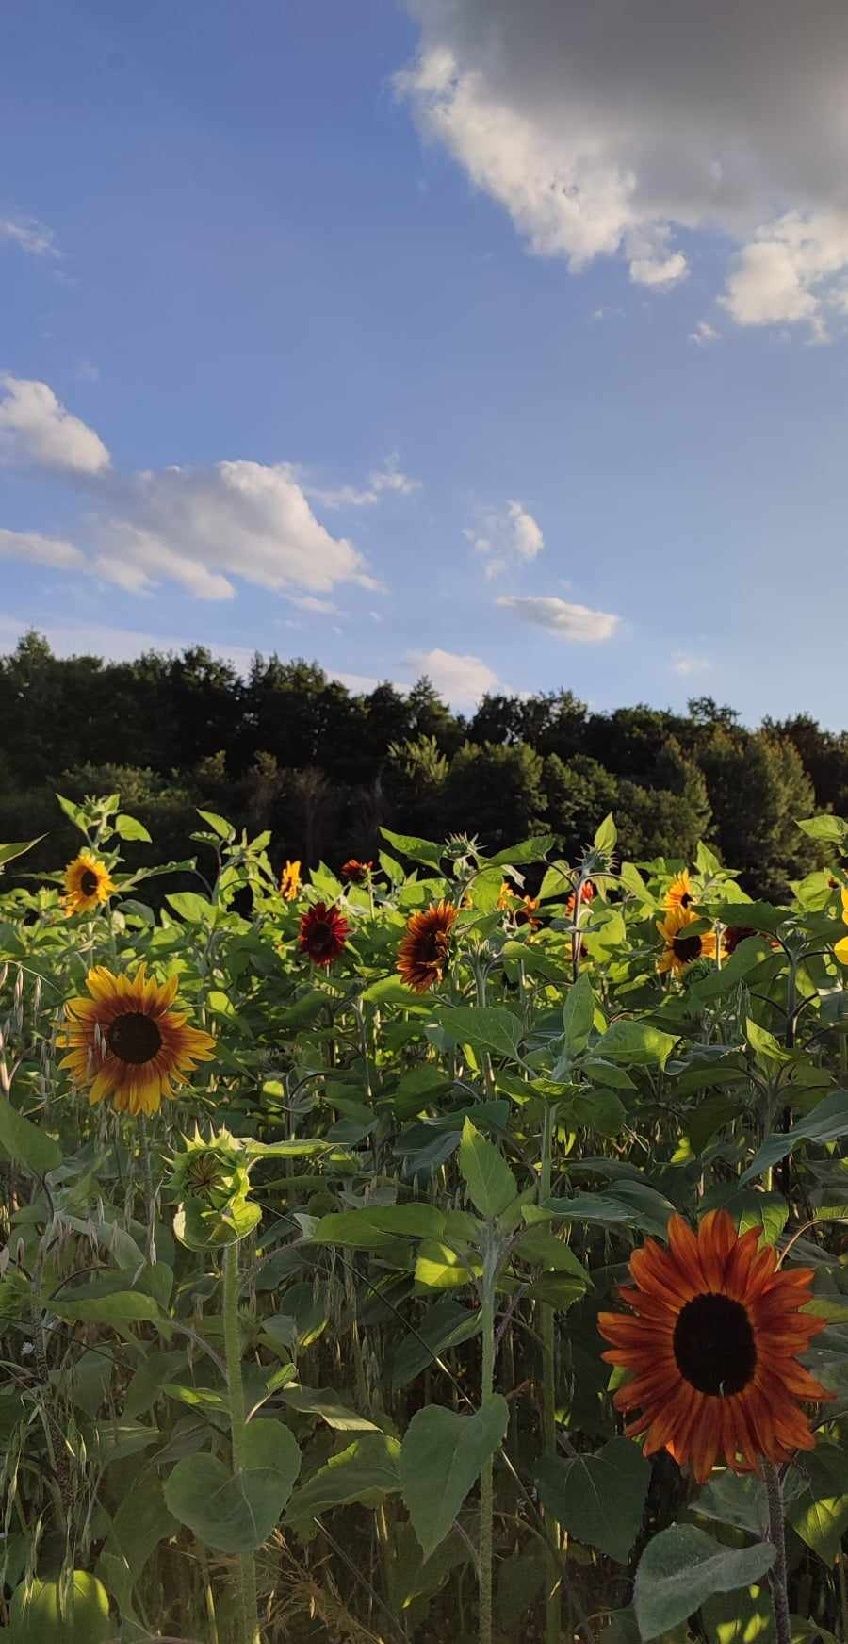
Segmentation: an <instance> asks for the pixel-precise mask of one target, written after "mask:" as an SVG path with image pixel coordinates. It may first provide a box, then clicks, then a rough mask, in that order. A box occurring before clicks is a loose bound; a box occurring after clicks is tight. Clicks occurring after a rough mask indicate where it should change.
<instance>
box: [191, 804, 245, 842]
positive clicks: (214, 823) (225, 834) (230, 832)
mask: <svg viewBox="0 0 848 1644" xmlns="http://www.w3.org/2000/svg"><path fill="white" fill-rule="evenodd" d="M197 814H198V816H202V817H203V820H204V822H206V823H208V825H209V827H210V828H211V829H212V831H213V833H217V835H218V837H219V839H223V840H225V841H226V842H227V844H229V842H230V840H231V839H235V836H236V830H235V828H234V827H233V826H232V824H231V823H230V822H227V821H226V820H225V818H224V817H223V816H219V815H218V813H217V811H202V810H200V809H199V808H198V812H197Z"/></svg>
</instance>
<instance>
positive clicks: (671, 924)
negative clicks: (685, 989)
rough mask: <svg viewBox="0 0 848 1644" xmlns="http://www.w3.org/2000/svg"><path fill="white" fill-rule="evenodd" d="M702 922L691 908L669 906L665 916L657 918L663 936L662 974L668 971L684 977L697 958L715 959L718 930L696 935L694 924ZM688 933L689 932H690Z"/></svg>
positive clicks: (660, 962)
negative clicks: (692, 929) (716, 932)
mask: <svg viewBox="0 0 848 1644" xmlns="http://www.w3.org/2000/svg"><path fill="white" fill-rule="evenodd" d="M700 923H701V920H700V919H699V917H698V915H697V914H695V913H693V912H692V910H691V908H681V907H676V908H669V909H668V911H667V913H666V916H665V918H664V919H658V920H657V930H658V931H659V933H660V936H661V937H662V939H663V951H662V953H661V954H660V957H659V959H658V960H657V970H658V971H659V972H660V975H665V974H666V972H668V973H670V974H671V975H672V976H682V975H683V973H684V971H685V970H688V968H689V966H690V965H693V964H694V963H695V960H696V959H714V958H715V954H716V939H715V933H714V932H713V931H711V930H707V931H702V932H700V933H698V932H697V931H696V932H695V933H694V934H693V933H692V931H691V930H690V929H689V927H690V926H691V925H698V924H700ZM687 932H688V934H687Z"/></svg>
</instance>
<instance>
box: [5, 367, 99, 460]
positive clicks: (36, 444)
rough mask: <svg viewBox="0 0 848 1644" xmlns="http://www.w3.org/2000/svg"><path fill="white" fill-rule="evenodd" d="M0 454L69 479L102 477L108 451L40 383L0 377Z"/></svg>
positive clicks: (95, 436) (45, 386) (97, 436)
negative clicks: (0, 393)
mask: <svg viewBox="0 0 848 1644" xmlns="http://www.w3.org/2000/svg"><path fill="white" fill-rule="evenodd" d="M0 389H2V390H4V391H5V397H4V398H2V399H0V454H4V455H5V457H6V460H7V461H11V462H23V463H35V464H36V466H38V467H42V468H56V469H64V470H65V471H67V472H69V473H75V474H102V473H103V471H104V470H105V469H106V468H108V466H109V452H108V451H107V449H106V447H105V445H104V444H103V441H102V440H101V438H100V436H99V434H95V432H94V429H93V428H89V427H88V424H87V423H84V422H83V421H82V420H81V419H80V418H79V417H74V416H72V415H71V413H70V411H66V409H65V407H64V406H63V405H62V404H61V402H60V401H59V400H58V399H57V398H56V395H55V394H54V392H53V390H52V388H49V387H48V385H47V383H46V382H29V381H27V380H26V379H25V378H22V377H10V376H3V377H0Z"/></svg>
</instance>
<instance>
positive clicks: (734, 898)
mask: <svg viewBox="0 0 848 1644" xmlns="http://www.w3.org/2000/svg"><path fill="white" fill-rule="evenodd" d="M56 666H57V667H58V666H59V665H58V664H57V665H56ZM80 666H81V665H80ZM39 667H42V669H44V667H46V664H45V659H44V658H43V657H42V659H41V662H40V664H39ZM150 669H151V671H153V672H155V670H154V668H153V664H152V663H151V664H150ZM9 672H10V670H8V669H7V682H8V674H9ZM47 672H48V673H49V669H48V670H47ZM93 672H94V673H95V674H96V673H98V670H97V669H96V668H94V669H93ZM326 689H327V690H328V691H331V692H332V691H335V687H326ZM101 694H102V692H101V685H98V686H97V689H96V691H94V694H93V699H92V713H93V710H94V705H95V699H96V700H99V699H100V696H101ZM107 696H108V693H107ZM524 706H525V707H526V706H527V705H526V704H525V705H524ZM360 708H361V711H362V712H363V713H367V704H365V705H362V704H360ZM22 711H23V710H22ZM56 711H57V712H58V705H57V707H56ZM78 711H79V708H78V705H77V706H76V707H75V708H74V713H77V712H78ZM356 711H360V709H357V710H356ZM482 711H483V710H481V712H482ZM488 711H489V712H493V711H494V709H493V708H492V706H491V704H490V705H489V709H488ZM40 712H41V713H43V714H45V720H44V723H45V724H47V723H48V721H49V716H48V715H47V712H46V708H45V706H44V704H42V707H41V710H40ZM575 712H576V710H575ZM125 713H126V715H127V716H128V715H129V706H128V704H127V703H125ZM578 717H581V719H582V722H583V723H584V724H586V723H591V721H587V720H586V717H585V715H581V716H578ZM614 717H615V716H613V720H614ZM607 723H608V725H611V724H612V721H608V722H607ZM692 723H693V725H694V723H695V721H694V720H693V722H692ZM127 724H129V719H128V718H127ZM219 730H220V725H216V727H215V736H217V734H218V731H219ZM269 730H270V725H268V726H266V728H265V732H263V735H264V734H267V732H268V731H269ZM45 734H47V733H45ZM49 734H50V735H52V734H53V729H52V728H51V730H50V733H49ZM133 734H134V733H133V731H132V730H130V731H127V732H126V733H125V735H124V739H123V745H132V735H133ZM139 734H140V732H139ZM234 734H235V733H234ZM427 734H428V735H435V734H436V733H435V731H433V730H432V729H431V731H428V732H427ZM741 734H742V733H739V732H737V731H736V729H735V728H734V726H733V725H732V724H731V725H720V724H716V723H715V721H713V722H712V728H711V729H710V730H709V732H708V734H707V741H708V743H709V745H710V746H711V747H712V748H713V749H716V748H718V747H720V746H724V741H725V739H726V740H727V743H728V745H729V746H731V747H733V746H735V745H736V744H735V741H734V739H735V738H737V737H739V736H741ZM757 745H758V746H759V745H760V744H757ZM762 745H763V746H765V742H763V744H762ZM769 745H770V744H769ZM785 745H786V744H785V743H780V746H785ZM775 746H778V743H777V742H776V743H775ZM516 748H517V749H519V750H520V758H521V759H523V760H524V761H525V762H526V761H530V762H531V763H532V761H533V760H541V759H542V757H543V756H542V755H541V754H536V753H535V752H534V751H533V750H532V749H530V748H529V747H528V746H527V745H526V744H524V743H521V742H517V743H516V742H503V743H501V744H495V743H493V742H492V741H491V740H489V741H488V742H487V743H486V744H482V745H481V744H478V743H475V742H472V741H469V742H468V743H467V744H466V745H463V747H462V748H458V749H457V751H456V753H455V754H454V756H453V762H452V763H451V766H450V775H449V778H447V777H446V779H445V780H446V781H447V780H450V781H451V782H453V783H454V784H456V785H457V786H455V787H454V790H453V791H454V794H455V795H459V794H461V792H462V789H461V786H460V784H461V782H462V781H470V776H469V773H471V772H472V771H474V767H475V761H477V760H482V761H484V762H487V766H486V768H487V770H488V772H489V774H491V770H492V768H493V763H494V764H496V758H495V755H496V754H498V753H499V754H501V755H510V754H511V753H513V752H514V751H515V749H516ZM493 749H494V750H495V752H494V753H493V751H492V750H493ZM36 753H37V751H36ZM612 753H613V739H612V737H610V757H612ZM35 757H36V754H34V755H33V758H35ZM577 757H578V756H574V758H575V759H576V758H577ZM579 757H580V758H583V759H589V758H590V757H591V756H590V755H585V754H584V755H580V756H579ZM657 757H658V758H659V755H658V756H657ZM680 757H681V758H682V757H684V756H682V755H681V756H680ZM728 757H729V756H728ZM735 757H739V756H738V755H737V756H735ZM775 757H777V755H776V756H775ZM544 758H545V760H546V761H549V760H552V759H554V758H556V759H559V758H560V756H559V755H558V754H555V753H554V752H553V751H551V752H549V753H547V754H546V755H545V756H544ZM646 758H647V755H646ZM562 764H563V769H568V766H567V762H566V760H565V759H563V760H562ZM527 768H528V769H530V765H528V767H527ZM535 768H536V767H535V766H533V769H535ZM729 780H730V779H729V777H728V781H729ZM465 791H466V793H467V792H468V791H469V790H468V789H466V790H465ZM665 791H667V792H668V793H672V792H673V790H672V789H671V788H668V789H666V790H665ZM422 802H423V801H422ZM125 807H126V808H125ZM62 814H63V815H64V817H65V819H66V820H67V822H68V825H69V826H70V828H71V829H72V831H73V832H74V833H75V839H76V843H75V846H74V853H73V854H74V860H73V862H71V863H69V864H68V866H67V867H65V866H64V864H60V863H59V862H58V861H57V860H56V858H55V856H54V858H53V863H52V867H53V871H52V872H51V873H50V874H46V875H42V874H39V873H34V874H33V877H32V878H31V879H29V880H24V879H23V877H22V874H23V870H24V868H25V866H26V865H27V864H28V863H29V864H31V863H32V862H33V859H34V852H33V851H32V850H31V849H29V848H28V847H27V846H25V845H23V844H17V845H9V846H4V847H0V871H2V865H3V864H6V865H7V868H8V869H11V868H14V869H16V870H19V882H18V883H17V884H16V885H13V886H12V888H10V889H8V890H7V891H6V892H5V893H4V894H3V895H2V896H0V1174H1V1175H2V1195H0V1197H2V1217H3V1236H4V1243H3V1248H2V1253H0V1337H2V1348H1V1349H0V1351H2V1357H3V1363H4V1370H5V1381H4V1384H3V1385H2V1387H0V1428H2V1434H3V1453H4V1458H5V1459H4V1462H3V1472H4V1503H5V1507H4V1523H3V1536H2V1553H0V1558H2V1565H3V1582H4V1586H3V1588H2V1589H0V1623H2V1624H3V1625H4V1626H6V1627H7V1628H8V1630H9V1636H10V1640H11V1644H33V1641H37V1644H54V1641H58V1640H61V1641H64V1644H70V1641H75V1644H76V1641H79V1644H83V1641H84V1644H107V1641H109V1640H113V1641H115V1640H120V1644H145V1641H151V1644H152V1641H154V1640H156V1639H160V1640H163V1641H164V1640H166V1639H167V1640H169V1641H170V1644H176V1641H179V1644H189V1641H195V1644H197V1641H201V1640H202V1641H203V1644H255V1641H257V1640H261V1641H262V1644H282V1641H283V1640H287V1641H293V1644H331V1641H332V1644H335V1641H337V1640H353V1641H357V1644H366V1641H370V1644H375V1641H378V1644H379V1641H384V1644H430V1641H435V1640H437V1639H438V1640H444V1639H450V1640H451V1641H452V1644H453V1641H455V1644H470V1641H472V1640H476V1639H479V1640H480V1641H481V1644H495V1641H500V1644H506V1641H508V1640H514V1639H518V1638H522V1639H525V1640H528V1641H529V1640H532V1639H542V1638H544V1639H545V1640H546V1644H555V1641H556V1640H561V1639H565V1638H568V1639H572V1638H580V1639H582V1640H583V1641H584V1644H636V1641H637V1640H638V1639H639V1638H641V1639H643V1640H650V1639H653V1638H660V1637H662V1638H667V1639H669V1640H674V1641H676V1644H684V1641H685V1640H686V1639H687V1637H691V1638H699V1639H702V1640H708V1641H710V1644H742V1641H745V1640H755V1639H759V1640H762V1641H763V1644H767V1641H768V1640H769V1639H770V1638H773V1637H776V1638H777V1640H778V1644H789V1640H790V1639H794V1640H801V1639H804V1638H808V1639H810V1640H812V1638H813V1637H814V1636H815V1637H817V1638H819V1639H821V1640H823V1641H825V1644H828V1641H832V1640H833V1639H834V1638H835V1637H837V1636H838V1637H840V1638H841V1639H843V1640H844V1639H845V1638H846V1636H848V1586H846V1576H845V1568H844V1558H845V1554H844V1552H843V1536H844V1535H845V1534H846V1533H848V1430H846V1425H845V1423H846V1413H848V1335H846V1326H848V1279H846V1268H845V1255H844V1251H845V1244H844V1236H843V1232H842V1226H843V1224H844V1223H845V1222H846V1221H848V1174H846V1170H845V1167H844V1163H843V1160H842V1158H841V1154H840V1147H841V1142H842V1139H843V1138H844V1137H845V1136H848V1088H845V1087H846V1086H848V1079H846V1064H848V1009H846V990H845V978H846V976H848V922H846V921H848V873H846V871H845V869H844V868H843V867H842V866H841V865H840V864H841V861H842V859H843V858H844V857H845V855H846V854H848V826H846V824H844V823H842V822H841V821H840V820H839V819H838V818H837V817H835V816H833V815H824V816H819V817H815V818H813V819H812V820H810V821H804V822H802V824H801V825H800V826H798V824H795V825H794V826H795V833H796V834H797V837H798V845H797V847H795V846H793V845H792V844H791V841H790V839H789V835H788V832H787V850H795V849H797V852H798V854H799V855H801V854H802V853H803V850H804V848H805V847H809V848H811V849H815V850H816V851H818V852H819V853H820V854H821V855H822V857H823V859H826V862H827V865H826V866H824V867H821V868H815V869H813V870H812V871H811V872H810V873H808V874H806V875H804V876H802V877H800V878H798V879H797V880H796V881H795V882H794V884H793V886H792V888H791V890H789V889H787V891H786V893H785V895H783V896H781V897H780V898H779V899H778V900H775V901H769V900H765V899H758V900H752V899H751V897H750V896H749V895H748V894H747V893H746V891H745V890H744V889H743V888H742V886H741V883H740V878H739V874H738V872H737V871H735V870H732V869H730V868H728V867H725V866H723V865H722V863H721V861H720V859H719V857H718V856H717V855H716V854H715V852H714V851H712V850H710V849H709V848H707V847H705V846H704V845H703V844H696V845H694V847H693V850H692V853H691V856H690V857H689V860H688V863H687V860H686V858H687V856H688V855H689V853H688V852H686V853H684V852H681V851H678V850H673V851H670V852H669V853H668V854H667V856H666V857H665V858H662V859H656V858H654V859H652V860H651V861H648V862H646V861H641V862H636V861H634V860H633V859H632V858H629V857H628V855H627V852H626V849H623V848H622V842H621V838H617V837H616V829H615V827H614V825H613V823H612V820H611V818H609V817H607V818H605V819H603V820H602V821H601V823H600V825H599V827H598V829H597V831H596V833H595V836H594V842H593V843H592V844H591V845H590V846H589V847H587V848H586V849H585V850H583V851H581V852H580V853H579V854H578V855H575V856H572V857H571V858H568V857H566V856H564V855H563V854H562V852H561V850H560V848H559V847H558V845H557V844H556V842H555V841H554V839H553V837H552V836H551V835H550V834H548V835H547V836H545V835H536V836H534V837H532V838H529V839H523V840H521V841H520V842H518V843H515V842H511V843H510V842H508V843H507V844H506V845H505V846H504V848H503V849H502V850H500V851H496V852H493V851H491V850H490V851H489V852H488V853H486V852H483V851H482V850H481V848H480V847H479V846H478V845H477V844H476V843H474V842H469V841H468V840H467V839H460V838H453V839H452V840H451V841H450V842H449V844H447V845H442V844H437V843H434V842H431V840H429V839H428V838H426V837H417V836H412V835H400V834H397V833H395V832H393V831H392V830H384V833H383V836H382V839H381V842H380V846H379V847H378V849H377V850H376V851H375V853H374V858H373V861H371V862H370V863H364V862H362V861H352V860H349V861H348V862H347V864H346V867H345V869H344V872H343V874H342V875H341V876H339V875H338V874H336V873H335V872H334V871H333V870H332V869H331V868H329V867H327V866H326V865H324V864H321V865H319V866H316V867H315V869H314V870H313V872H312V873H311V875H307V876H306V879H305V882H304V883H300V882H299V876H298V874H297V873H296V872H295V871H293V870H291V869H290V871H289V872H288V874H287V875H286V876H285V879H284V881H283V886H282V889H281V888H280V881H279V875H278V873H277V872H276V870H275V869H272V866H271V862H270V859H269V854H268V852H269V847H270V844H271V840H270V838H269V835H268V834H267V832H266V833H261V834H259V835H257V836H254V837H249V836H248V835H247V834H245V833H243V832H239V831H238V830H236V829H235V828H234V827H233V826H232V825H231V824H230V823H229V822H228V821H227V820H226V819H225V818H224V817H222V816H221V815H220V814H219V813H217V812H215V811H213V810H211V809H208V808H204V810H203V812H202V813H201V815H200V816H198V815H196V814H195V818H194V821H195V824H196V825H195V826H194V827H193V828H192V830H191V832H192V839H191V844H190V848H191V852H192V856H193V857H194V856H196V857H197V860H198V867H197V869H196V870H195V868H194V867H193V865H192V862H191V860H189V861H187V862H186V863H183V864H182V873H183V877H184V880H185V882H186V883H187V884H189V885H190V886H191V887H192V888H190V889H181V890H172V891H168V892H166V894H165V898H164V903H163V905H162V906H161V907H159V908H156V909H155V908H154V906H153V905H152V902H151V900H150V892H151V890H152V889H154V888H155V887H156V885H157V884H158V883H160V880H161V883H168V882H169V881H168V879H167V877H164V878H163V877H162V876H163V875H167V873H168V871H169V868H168V864H164V863H162V862H161V860H159V853H158V850H157V847H156V846H154V845H153V843H152V842H151V840H150V838H149V835H148V833H147V830H146V829H145V827H144V825H143V823H141V822H140V821H139V820H138V818H137V817H136V816H135V815H134V814H133V809H132V805H131V804H128V796H127V795H126V794H124V795H122V797H121V798H120V800H119V798H118V796H117V795H116V794H114V795H112V796H110V797H108V798H105V799H101V800H88V801H86V802H85V803H82V804H78V803H76V802H75V801H74V800H73V799H70V798H68V797H67V795H66V796H64V797H63V801H62ZM502 814H506V813H505V811H503V813H502ZM752 814H753V816H754V822H755V823H756V814H755V812H754V810H753V807H752ZM491 815H492V826H493V827H494V818H495V815H496V808H495V805H494V798H493V799H492V812H491ZM763 830H764V833H765V824H763ZM41 848H42V852H43V853H44V852H47V853H49V852H50V851H51V850H55V843H54V841H53V840H48V841H46V842H45V843H44V845H43V846H42V847H41ZM126 850H131V851H132V852H133V853H134V856H135V857H137V858H139V859H143V860H144V862H145V864H146V865H145V866H143V867H141V868H136V867H134V866H130V867H128V866H127V864H126V861H125V860H124V856H123V853H124V852H125V851H126ZM340 854H341V853H340ZM344 854H345V855H347V856H348V857H350V855H351V852H350V850H347V851H345V852H344ZM525 875H527V876H530V875H532V882H533V888H534V894H533V895H532V896H531V895H528V892H527V883H526V882H525ZM171 882H172V881H171ZM716 1212H718V1213H719V1214H718V1215H716ZM675 1216H677V1217H678V1219H677V1220H675V1219H674V1218H675ZM681 1217H682V1218H683V1219H682V1220H681V1219H680V1218H681ZM694 1225H697V1227H698V1243H697V1244H696V1242H695V1240H694V1238H693V1236H692V1234H691V1232H687V1227H691V1226H694ZM737 1230H738V1231H737ZM746 1230H747V1232H746ZM740 1235H741V1237H740ZM652 1240H653V1241H659V1242H654V1243H651V1241H652ZM666 1241H668V1243H666ZM628 1260H629V1262H630V1267H631V1275H632V1277H631V1280H630V1281H629V1282H630V1286H631V1288H630V1289H629V1290H628V1291H627V1292H626V1295H625V1298H624V1300H623V1301H622V1300H620V1299H619V1297H618V1293H617V1290H618V1286H619V1285H620V1284H622V1283H624V1284H627V1283H628V1277H627V1264H628ZM702 1292H703V1294H702ZM687 1298H688V1299H687ZM693 1307H694V1311H692V1308H693ZM687 1309H688V1311H687ZM705 1309H706V1311H705ZM675 1320H676V1321H677V1322H675ZM716 1321H718V1325H717V1324H716ZM728 1321H729V1322H728ZM610 1342H612V1343H613V1349H612V1352H611V1354H610V1352H609V1343H610ZM622 1343H623V1350H622V1351H620V1352H619V1351H618V1346H619V1345H620V1344H622ZM605 1351H606V1352H607V1353H608V1356H607V1359H606V1360H605V1359H604V1358H603V1357H602V1354H603V1353H604V1352H605ZM802 1366H803V1367H802ZM629 1389H632V1390H633V1392H632V1393H631V1392H630V1391H628V1390H629ZM637 1395H638V1396H637ZM634 1402H635V1403H636V1404H637V1405H638V1406H639V1407H640V1408H642V1409H643V1410H645V1411H646V1412H647V1418H646V1420H643V1421H642V1422H641V1423H640V1422H638V1421H637V1422H636V1424H635V1426H634V1427H633V1428H631V1430H630V1431H631V1436H628V1434H627V1432H626V1431H625V1424H624V1420H623V1417H624V1415H625V1414H626V1413H627V1412H628V1410H629V1407H630V1405H632V1404H633V1403H634ZM652 1412H653V1413H652ZM630 1416H631V1417H632V1410H631V1411H630ZM669 1424H670V1425H669ZM666 1445H667V1446H670V1449H669V1448H666V1447H665V1446H666ZM672 1452H673V1454H672ZM674 1457H676V1458H677V1459H676V1460H675V1459H674ZM740 1468H741V1469H745V1468H748V1469H749V1470H748V1471H745V1470H741V1471H739V1470H737V1469H740ZM784 1518H785V1521H786V1528H785V1539H784V1531H783V1522H784ZM2 1595H5V1596H2ZM790 1611H791V1614H790Z"/></svg>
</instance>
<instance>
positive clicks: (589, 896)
mask: <svg viewBox="0 0 848 1644" xmlns="http://www.w3.org/2000/svg"><path fill="white" fill-rule="evenodd" d="M580 900H581V902H594V900H595V887H594V885H593V884H592V881H591V879H586V880H584V882H583V884H582V885H581V886H580ZM576 907H577V892H576V890H573V891H572V892H571V895H570V896H569V898H568V901H567V902H566V904H565V911H566V913H573V912H574V910H575V908H576Z"/></svg>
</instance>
